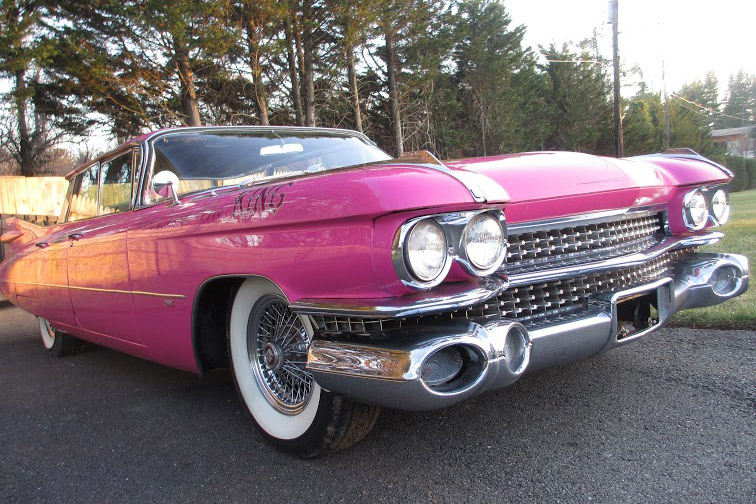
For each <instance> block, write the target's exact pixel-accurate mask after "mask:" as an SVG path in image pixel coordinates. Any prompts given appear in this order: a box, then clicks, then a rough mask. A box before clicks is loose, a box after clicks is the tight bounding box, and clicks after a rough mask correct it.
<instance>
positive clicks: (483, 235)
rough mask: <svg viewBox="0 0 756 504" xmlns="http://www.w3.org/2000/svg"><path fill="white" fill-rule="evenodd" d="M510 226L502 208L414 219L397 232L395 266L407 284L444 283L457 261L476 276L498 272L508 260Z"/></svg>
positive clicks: (423, 285) (428, 285)
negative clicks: (453, 263)
mask: <svg viewBox="0 0 756 504" xmlns="http://www.w3.org/2000/svg"><path fill="white" fill-rule="evenodd" d="M505 252H506V227H505V225H504V223H503V217H502V214H501V212H500V211H498V210H496V211H483V212H455V213H449V214H441V215H434V216H429V217H421V218H417V219H412V220H411V221H409V222H407V223H405V224H404V225H403V226H402V227H401V228H400V230H399V232H398V233H397V237H396V239H395V242H394V251H393V259H394V267H395V268H396V270H397V273H399V277H400V278H401V279H402V281H403V282H404V283H405V284H406V285H410V286H412V287H415V288H420V289H427V288H430V287H433V286H435V285H438V284H439V283H441V282H442V281H443V280H444V278H445V277H446V274H447V273H448V272H449V269H450V268H451V265H452V262H454V261H455V260H456V261H458V262H460V263H461V264H462V266H463V267H464V268H465V269H466V270H467V271H468V272H469V273H470V274H473V275H477V276H484V275H489V274H491V273H493V272H494V271H496V270H497V269H498V268H499V266H501V263H502V262H503V261H504V257H505Z"/></svg>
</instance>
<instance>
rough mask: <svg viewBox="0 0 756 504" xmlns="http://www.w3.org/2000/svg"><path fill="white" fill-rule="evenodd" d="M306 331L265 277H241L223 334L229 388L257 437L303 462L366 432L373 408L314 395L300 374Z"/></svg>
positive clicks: (311, 383)
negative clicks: (232, 387) (225, 336)
mask: <svg viewBox="0 0 756 504" xmlns="http://www.w3.org/2000/svg"><path fill="white" fill-rule="evenodd" d="M312 336H313V328H312V326H311V324H310V320H309V318H308V317H303V316H300V315H297V314H294V313H292V312H291V311H290V310H289V309H288V303H287V302H286V298H285V297H284V296H283V294H282V293H281V291H280V290H279V289H278V288H277V287H276V286H275V285H273V284H272V283H271V282H269V281H267V280H265V279H259V278H253V279H247V280H245V281H244V282H243V283H242V284H241V286H240V287H239V290H238V291H237V293H236V296H235V297H234V301H233V304H232V307H231V316H230V321H229V331H228V340H229V341H228V346H229V354H230V362H231V367H232V375H233V378H234V382H235V384H236V388H237V391H238V392H239V395H240V396H241V399H242V401H243V403H244V405H245V406H246V408H247V410H248V411H249V413H250V414H251V415H252V418H253V420H254V423H255V425H256V427H257V428H258V430H259V431H260V432H261V433H262V435H263V436H264V437H265V438H266V439H267V440H268V441H270V442H272V443H273V444H275V445H276V446H278V447H280V448H283V449H285V450H287V451H290V452H293V453H295V454H297V455H300V456H305V457H311V456H316V455H319V454H321V453H324V452H328V451H335V450H339V449H343V448H346V447H347V446H351V445H352V444H354V443H356V442H357V441H359V440H360V439H362V438H363V437H364V436H365V435H367V433H368V432H369V431H370V429H371V428H372V427H373V425H374V423H375V420H376V419H377V417H378V413H379V411H380V409H379V408H378V407H375V406H367V405H364V404H361V403H356V402H354V401H352V400H350V399H347V398H343V397H340V396H337V395H335V394H331V393H330V392H327V391H325V390H322V389H321V388H320V386H319V385H318V384H317V383H316V382H315V380H314V379H313V378H312V375H311V374H310V373H309V371H307V369H306V362H307V350H308V347H309V344H310V342H311V341H312Z"/></svg>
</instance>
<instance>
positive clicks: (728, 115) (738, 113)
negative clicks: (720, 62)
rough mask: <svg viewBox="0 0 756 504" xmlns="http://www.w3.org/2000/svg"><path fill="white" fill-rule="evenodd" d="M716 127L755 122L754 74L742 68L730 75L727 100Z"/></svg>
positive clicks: (755, 92) (732, 126) (755, 93)
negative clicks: (749, 73)
mask: <svg viewBox="0 0 756 504" xmlns="http://www.w3.org/2000/svg"><path fill="white" fill-rule="evenodd" d="M722 112H723V114H724V115H723V116H722V117H721V119H720V121H719V124H718V127H720V128H737V127H740V126H748V125H751V124H756V76H751V75H748V74H747V73H745V72H744V71H743V70H740V71H738V73H736V74H735V75H732V76H730V80H729V82H728V85H727V100H726V101H725V104H724V108H723V109H722Z"/></svg>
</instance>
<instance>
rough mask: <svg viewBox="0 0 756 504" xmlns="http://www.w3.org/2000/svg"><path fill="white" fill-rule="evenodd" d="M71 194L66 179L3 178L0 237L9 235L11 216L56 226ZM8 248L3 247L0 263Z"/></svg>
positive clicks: (1, 178) (0, 199) (1, 185)
mask: <svg viewBox="0 0 756 504" xmlns="http://www.w3.org/2000/svg"><path fill="white" fill-rule="evenodd" d="M67 191H68V181H67V180H66V179H65V178H63V177H0V234H3V233H4V232H5V229H6V226H5V220H6V219H7V218H8V217H18V218H19V219H24V220H28V221H30V222H35V223H37V224H41V225H50V224H55V222H57V220H58V216H59V215H60V211H61V209H62V208H63V201H64V200H65V199H66V192H67ZM6 249H7V247H6V246H4V244H0V261H2V260H3V259H4V258H5V257H6V255H7V250H6Z"/></svg>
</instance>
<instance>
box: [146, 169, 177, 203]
mask: <svg viewBox="0 0 756 504" xmlns="http://www.w3.org/2000/svg"><path fill="white" fill-rule="evenodd" d="M178 187H179V178H178V176H177V175H176V174H175V173H173V172H172V171H168V170H163V171H160V172H157V173H156V174H155V176H154V177H152V190H153V191H154V192H155V193H156V194H159V195H160V196H163V197H164V198H173V202H174V203H176V204H178V203H180V201H179V199H178Z"/></svg>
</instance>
